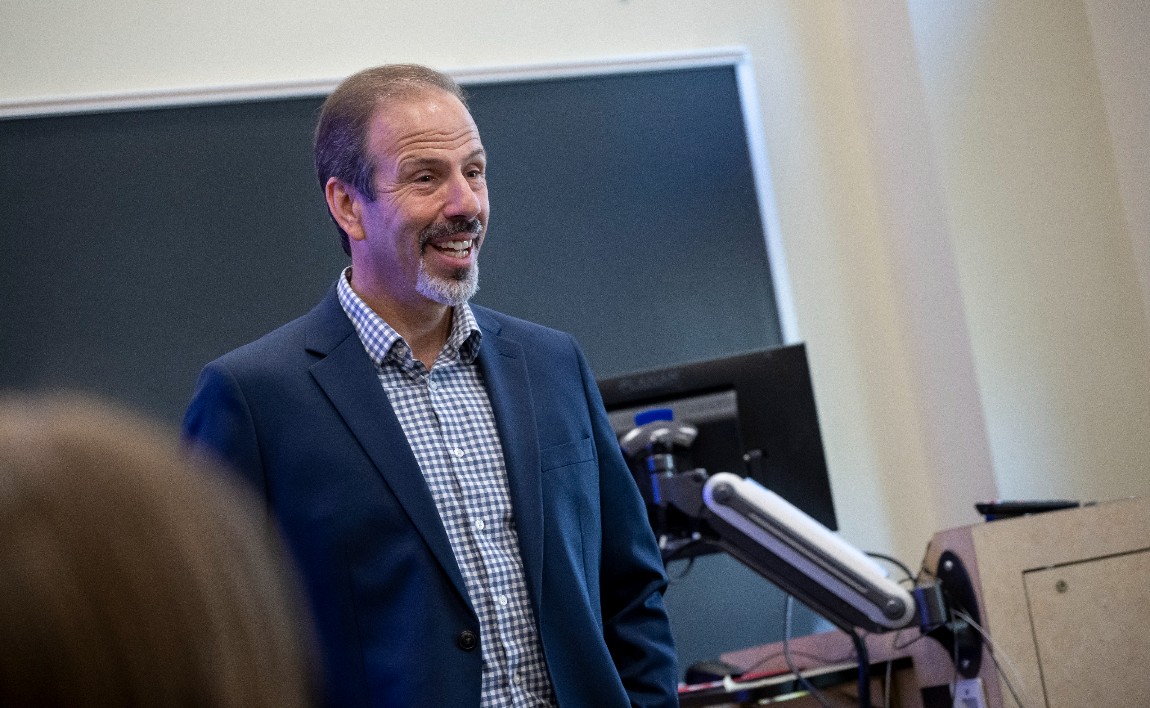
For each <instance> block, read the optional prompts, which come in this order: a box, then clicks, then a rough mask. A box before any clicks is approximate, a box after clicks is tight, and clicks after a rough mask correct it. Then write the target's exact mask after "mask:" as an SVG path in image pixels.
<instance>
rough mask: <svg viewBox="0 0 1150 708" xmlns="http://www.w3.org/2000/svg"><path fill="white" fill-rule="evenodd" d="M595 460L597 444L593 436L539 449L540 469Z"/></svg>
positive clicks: (546, 469)
mask: <svg viewBox="0 0 1150 708" xmlns="http://www.w3.org/2000/svg"><path fill="white" fill-rule="evenodd" d="M594 460H595V445H594V444H593V443H592V442H591V438H583V439H582V440H573V441H571V442H565V443H560V444H558V445H551V446H550V447H545V448H543V449H541V450H540V451H539V469H541V470H542V471H544V472H547V471H550V470H559V469H562V468H564V467H570V466H572V465H578V464H580V463H584V462H593V461H594Z"/></svg>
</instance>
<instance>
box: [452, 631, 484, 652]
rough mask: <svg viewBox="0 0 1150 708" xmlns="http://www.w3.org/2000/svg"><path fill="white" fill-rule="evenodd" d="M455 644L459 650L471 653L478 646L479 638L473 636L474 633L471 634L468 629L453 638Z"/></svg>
mask: <svg viewBox="0 0 1150 708" xmlns="http://www.w3.org/2000/svg"><path fill="white" fill-rule="evenodd" d="M455 642H456V644H458V645H459V648H460V649H462V650H464V651H471V650H472V649H474V648H475V647H477V646H479V637H477V636H475V632H472V631H471V630H470V629H465V630H463V631H462V632H460V633H459V636H458V637H456V638H455Z"/></svg>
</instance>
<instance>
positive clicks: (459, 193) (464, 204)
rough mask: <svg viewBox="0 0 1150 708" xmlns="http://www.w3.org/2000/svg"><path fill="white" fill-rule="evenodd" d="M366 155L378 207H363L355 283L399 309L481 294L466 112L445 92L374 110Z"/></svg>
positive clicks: (478, 180) (484, 210) (479, 230)
mask: <svg viewBox="0 0 1150 708" xmlns="http://www.w3.org/2000/svg"><path fill="white" fill-rule="evenodd" d="M366 147H367V153H368V156H369V158H370V159H371V161H372V163H373V164H374V166H375V173H374V176H373V180H374V185H375V190H376V199H375V201H374V202H368V201H366V199H364V200H361V202H360V205H361V212H360V220H361V224H362V226H363V232H362V239H355V238H354V237H353V242H352V265H353V271H352V278H353V281H352V282H353V285H365V286H366V288H367V289H368V290H369V292H368V293H361V294H369V295H373V296H375V297H379V298H383V299H386V300H388V301H389V302H390V304H391V305H392V306H396V307H404V306H405V305H415V306H419V305H421V304H426V301H427V300H431V301H434V302H438V303H441V304H445V305H458V304H461V303H463V302H466V301H467V300H468V299H470V298H471V296H472V295H473V294H474V293H475V290H476V289H477V288H478V278H479V268H478V263H477V259H478V255H479V247H480V245H481V243H482V241H483V237H484V235H485V234H486V230H487V217H488V210H489V207H488V202H487V181H486V167H487V161H486V154H485V153H484V150H483V144H482V143H481V142H480V140H479V131H478V129H477V128H476V127H475V122H474V121H473V120H472V119H471V114H469V113H468V112H467V109H466V108H464V106H463V104H462V103H460V102H459V100H458V99H456V98H455V97H454V96H452V95H451V94H449V93H447V92H446V91H441V90H439V89H427V90H426V91H422V92H420V93H418V94H415V95H414V96H412V97H410V98H407V99H405V100H402V101H398V102H395V103H393V104H391V105H389V106H387V107H385V108H381V109H379V110H377V111H376V114H375V115H374V116H373V117H372V121H371V124H370V126H369V128H368V133H367V146H366ZM358 290H359V288H358V287H357V291H358Z"/></svg>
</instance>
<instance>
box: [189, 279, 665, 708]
mask: <svg viewBox="0 0 1150 708" xmlns="http://www.w3.org/2000/svg"><path fill="white" fill-rule="evenodd" d="M472 309H473V311H474V314H475V319H476V321H477V322H478V324H479V326H480V328H481V329H482V331H483V340H482V343H481V346H480V354H479V358H478V364H479V366H480V368H481V370H482V373H483V377H484V381H485V383H486V386H487V389H488V394H489V396H490V399H491V404H492V407H493V409H494V413H495V421H496V424H497V426H498V429H499V436H500V439H501V440H502V443H503V451H504V456H505V458H506V463H507V476H508V483H509V486H510V489H511V496H512V504H513V508H514V518H515V523H516V526H517V529H518V533H519V545H520V551H521V553H522V556H523V567H524V572H525V573H526V576H527V588H528V592H529V594H530V598H531V603H532V607H533V608H534V611H535V616H536V619H537V621H538V625H539V632H540V635H541V638H542V642H543V650H544V653H545V655H546V657H547V666H548V669H549V670H550V674H551V678H552V682H553V684H554V687H555V691H556V695H557V698H558V701H559V705H560V706H564V707H567V706H627V705H633V706H673V705H677V697H676V683H677V677H678V672H677V669H676V666H675V656H674V649H673V645H672V641H671V635H670V628H669V625H668V621H667V615H666V611H665V609H664V606H663V599H662V592H663V590H664V588H665V587H666V577H665V575H664V573H663V566H662V562H661V560H660V556H659V552H658V548H657V546H656V543H655V540H654V537H653V534H652V532H651V530H650V527H649V525H648V522H647V517H646V513H645V512H644V508H643V504H642V501H641V499H640V497H639V494H638V492H637V490H636V487H635V483H634V480H633V479H632V477H631V474H630V472H629V470H628V468H627V466H626V464H625V462H624V460H623V458H622V455H621V453H620V451H619V447H618V444H617V441H616V438H615V435H614V433H613V432H612V430H611V428H610V425H609V424H608V421H607V416H606V413H605V412H604V410H603V404H602V401H601V400H600V398H599V393H598V389H597V387H596V385H595V381H594V379H593V378H592V376H591V372H590V370H589V368H588V367H587V364H586V362H585V360H584V358H583V355H582V353H581V352H580V350H579V348H578V346H577V345H576V343H575V341H574V340H573V339H572V338H571V337H570V335H567V334H563V333H561V332H557V331H555V330H551V329H547V328H545V327H541V326H539V325H534V324H531V323H528V322H524V321H522V320H518V319H515V318H512V317H508V316H506V315H502V314H499V313H496V312H494V311H492V310H488V309H486V308H483V307H478V306H473V307H472ZM184 432H185V436H186V437H187V438H188V439H190V440H191V441H192V442H193V443H194V444H195V445H196V446H197V447H201V448H206V449H207V450H209V451H211V452H212V453H214V454H215V455H217V456H219V457H220V458H222V459H223V461H225V462H226V463H228V465H229V466H230V467H231V468H232V469H234V470H235V471H237V472H238V473H239V474H240V475H242V476H243V477H244V478H246V480H247V481H248V482H249V483H251V484H252V485H254V486H255V487H256V488H257V490H258V491H259V492H260V493H261V494H262V495H263V498H264V499H265V500H266V502H267V504H268V506H269V508H270V509H271V511H272V513H273V515H274V517H275V519H276V520H277V521H278V524H279V526H280V529H281V530H282V532H283V534H284V535H285V537H286V539H287V541H288V545H289V546H290V548H291V549H292V551H293V553H294V556H295V559H296V562H297V564H298V566H299V569H300V570H301V572H302V575H303V578H304V581H305V585H306V588H307V591H308V594H309V598H310V601H311V606H312V611H313V614H314V618H315V621H316V624H317V628H318V634H319V639H320V644H321V650H322V655H323V660H324V673H325V689H326V696H327V698H328V704H329V705H337V706H345V705H346V706H369V705H370V706H445V707H446V706H451V707H456V706H478V705H479V697H480V681H481V679H480V670H481V661H482V657H481V655H480V650H479V648H478V642H477V641H471V639H474V638H476V637H478V632H479V622H478V620H477V617H476V614H475V612H474V610H473V609H472V606H471V602H470V600H469V599H468V595H467V591H466V589H465V586H464V582H463V576H462V575H461V573H460V571H459V567H458V566H457V564H456V562H455V557H454V555H453V554H452V551H451V547H450V544H449V543H448V540H447V533H446V531H445V530H444V528H443V524H442V522H441V521H440V518H439V514H438V512H437V511H436V507H435V503H434V501H433V499H432V496H431V492H430V490H429V489H428V487H427V484H426V483H425V481H424V479H423V476H422V474H421V472H420V470H419V466H418V464H417V463H416V460H415V457H414V455H413V453H412V452H411V449H410V447H409V446H408V444H407V439H406V438H405V436H404V434H403V430H402V429H401V427H400V424H399V421H398V419H397V418H396V416H395V413H394V412H393V410H392V408H391V406H390V404H389V403H388V400H387V395H386V394H385V392H384V391H383V388H382V386H381V385H380V382H379V379H378V377H377V375H376V371H375V367H374V364H373V363H372V362H371V360H370V359H369V358H368V356H367V354H366V352H365V351H364V349H363V345H362V344H361V343H360V340H359V338H358V336H357V335H356V333H355V330H354V329H353V327H352V325H351V322H350V320H349V319H348V318H347V316H346V314H344V312H343V309H342V308H341V307H340V305H339V302H338V299H337V298H336V295H335V289H334V288H332V289H331V290H330V291H329V292H328V294H327V296H326V297H325V298H324V299H323V301H321V302H320V304H319V305H318V306H317V307H316V308H315V309H314V310H312V311H311V312H310V313H309V314H307V315H305V316H303V317H301V318H299V319H298V320H295V321H294V322H291V323H289V324H287V325H285V326H283V327H281V328H279V329H277V330H275V331H274V332H272V333H270V334H268V335H267V336H265V337H263V338H261V339H259V340H258V341H256V342H253V343H251V344H248V345H246V346H244V347H241V348H240V349H237V350H235V351H233V352H231V353H229V354H227V355H225V356H223V357H221V358H220V359H218V360H216V361H214V362H212V363H210V364H208V365H207V366H206V367H205V368H204V370H203V373H202V374H201V375H200V379H199V383H198V384H197V390H196V393H195V396H194V398H193V400H192V402H191V405H190V406H189V408H188V411H187V414H186V416H185V419H184ZM469 633H470V635H469ZM469 636H470V639H469Z"/></svg>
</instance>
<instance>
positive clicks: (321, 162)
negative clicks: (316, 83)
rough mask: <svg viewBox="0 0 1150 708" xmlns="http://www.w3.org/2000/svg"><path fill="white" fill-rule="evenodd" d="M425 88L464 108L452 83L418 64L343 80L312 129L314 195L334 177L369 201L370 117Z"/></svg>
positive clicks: (371, 187) (394, 66)
mask: <svg viewBox="0 0 1150 708" xmlns="http://www.w3.org/2000/svg"><path fill="white" fill-rule="evenodd" d="M429 88H436V89H441V90H443V91H446V92H448V93H449V94H451V95H452V96H455V97H456V98H458V99H459V100H460V102H462V103H463V105H464V106H466V105H467V100H466V98H465V96H464V94H463V89H462V88H460V86H459V84H458V83H456V82H455V79H452V78H451V77H450V76H448V75H447V74H444V73H442V72H439V71H436V70H434V69H429V68H428V67H426V66H420V65H418V64H388V65H385V66H377V67H374V68H371V69H364V70H363V71H361V72H359V73H357V74H353V75H352V76H349V77H348V78H347V79H344V81H343V82H342V83H341V84H340V85H339V86H337V87H336V89H335V91H333V92H332V94H331V95H330V96H328V97H327V100H326V101H324V103H323V107H322V108H321V109H320V116H319V124H318V125H317V126H316V129H315V172H316V177H318V178H319V186H320V189H326V185H327V181H328V179H330V178H332V177H335V178H336V179H339V180H340V181H342V182H344V183H346V184H349V185H351V186H352V187H355V189H356V191H358V192H359V193H360V194H362V195H363V196H364V197H366V198H367V199H368V200H369V201H375V185H373V184H372V176H373V175H374V173H375V165H373V164H372V163H371V160H370V158H369V157H368V155H367V148H366V142H367V131H368V126H369V124H370V123H371V117H372V116H373V115H375V112H376V110H377V109H378V108H379V107H381V106H383V105H385V104H387V103H388V102H389V101H402V100H405V99H408V98H411V97H412V96H415V95H417V94H419V93H422V92H424V91H426V90H427V89H429ZM332 221H335V218H334V217H333V218H332ZM335 226H336V228H337V229H339V236H340V241H342V243H343V250H344V252H345V253H347V254H348V255H351V247H350V245H349V243H348V236H347V234H346V233H345V232H344V230H343V228H342V227H340V225H339V223H338V222H337V223H336V225H335Z"/></svg>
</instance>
